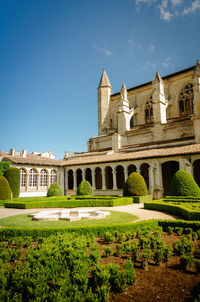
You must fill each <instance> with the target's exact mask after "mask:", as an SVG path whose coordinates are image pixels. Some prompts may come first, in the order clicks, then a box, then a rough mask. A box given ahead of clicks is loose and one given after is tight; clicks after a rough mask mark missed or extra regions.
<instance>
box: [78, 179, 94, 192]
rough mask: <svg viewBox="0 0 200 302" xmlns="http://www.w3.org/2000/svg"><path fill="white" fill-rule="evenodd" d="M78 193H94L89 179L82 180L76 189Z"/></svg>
mask: <svg viewBox="0 0 200 302" xmlns="http://www.w3.org/2000/svg"><path fill="white" fill-rule="evenodd" d="M76 194H77V195H93V189H92V187H91V184H90V183H89V181H87V180H83V181H81V183H80V185H79V186H78V188H77V191H76Z"/></svg>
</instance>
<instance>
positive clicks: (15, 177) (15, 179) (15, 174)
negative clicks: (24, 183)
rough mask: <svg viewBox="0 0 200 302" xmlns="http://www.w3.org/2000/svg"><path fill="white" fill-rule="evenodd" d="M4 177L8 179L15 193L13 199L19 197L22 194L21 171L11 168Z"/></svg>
mask: <svg viewBox="0 0 200 302" xmlns="http://www.w3.org/2000/svg"><path fill="white" fill-rule="evenodd" d="M4 176H5V177H6V178H7V180H8V182H9V185H10V188H11V191H12V193H13V198H17V197H19V193H20V170H19V169H18V168H15V167H9V168H8V169H7V170H6V172H5V173H4Z"/></svg>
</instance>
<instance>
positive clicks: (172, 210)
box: [144, 201, 200, 220]
mask: <svg viewBox="0 0 200 302" xmlns="http://www.w3.org/2000/svg"><path fill="white" fill-rule="evenodd" d="M144 208H145V209H150V210H156V211H161V212H166V213H169V214H173V215H176V216H179V217H182V218H183V219H186V220H200V211H199V212H198V211H192V210H190V209H186V208H184V207H183V206H181V205H178V204H177V205H176V204H169V203H164V202H162V201H154V202H153V201H152V202H145V203H144Z"/></svg>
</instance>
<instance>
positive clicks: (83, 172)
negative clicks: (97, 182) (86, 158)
mask: <svg viewBox="0 0 200 302" xmlns="http://www.w3.org/2000/svg"><path fill="white" fill-rule="evenodd" d="M85 172H86V169H82V179H83V180H85Z"/></svg>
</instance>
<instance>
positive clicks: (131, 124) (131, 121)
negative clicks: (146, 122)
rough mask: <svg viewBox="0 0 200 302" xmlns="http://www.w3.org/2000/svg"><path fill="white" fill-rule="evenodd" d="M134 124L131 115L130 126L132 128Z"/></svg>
mask: <svg viewBox="0 0 200 302" xmlns="http://www.w3.org/2000/svg"><path fill="white" fill-rule="evenodd" d="M133 126H134V121H133V116H132V117H131V120H130V128H133Z"/></svg>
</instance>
